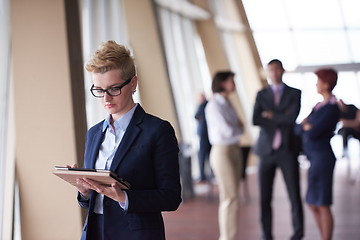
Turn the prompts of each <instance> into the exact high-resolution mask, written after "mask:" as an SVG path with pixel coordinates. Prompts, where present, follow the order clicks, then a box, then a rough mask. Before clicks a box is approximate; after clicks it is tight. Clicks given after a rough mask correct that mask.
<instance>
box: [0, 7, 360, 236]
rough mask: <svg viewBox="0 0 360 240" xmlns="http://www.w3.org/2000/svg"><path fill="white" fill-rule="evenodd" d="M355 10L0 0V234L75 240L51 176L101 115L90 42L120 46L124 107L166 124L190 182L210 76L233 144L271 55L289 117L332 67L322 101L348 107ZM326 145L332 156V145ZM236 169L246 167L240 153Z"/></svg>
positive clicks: (359, 21)
mask: <svg viewBox="0 0 360 240" xmlns="http://www.w3.org/2000/svg"><path fill="white" fill-rule="evenodd" d="M359 10H360V2H359V1H358V0H302V1H287V0H192V1H190V0H189V1H187V0H51V1H49V0H0V33H1V34H0V52H1V54H0V84H1V85H0V86H1V87H0V99H1V100H0V236H2V239H4V240H6V239H31V240H32V239H37V240H41V239H52V240H56V239H79V237H80V233H81V227H82V224H83V212H81V209H80V208H79V206H78V205H77V202H76V192H75V189H74V188H72V187H71V186H69V185H67V184H66V183H65V182H63V181H61V180H60V179H58V178H57V177H55V176H54V175H53V174H52V170H53V167H54V166H55V165H65V164H73V163H78V164H80V165H81V164H82V156H83V152H84V141H85V133H86V131H87V129H88V128H89V127H90V126H92V125H94V124H95V123H97V122H98V121H100V120H102V119H103V118H104V117H105V116H106V113H105V112H104V111H103V110H102V107H101V106H100V105H99V104H98V102H97V101H96V99H94V98H93V97H92V96H91V94H90V91H89V89H90V87H91V85H92V83H91V79H90V75H89V74H88V73H86V72H85V71H84V67H83V66H84V62H85V61H86V60H87V59H88V58H89V56H90V54H91V53H92V52H93V51H94V49H95V48H96V47H97V46H98V45H99V44H100V43H101V42H103V41H107V40H115V41H116V42H117V43H120V44H123V45H125V46H127V47H129V48H130V49H131V51H132V53H133V55H134V58H135V62H136V64H137V72H138V78H139V86H138V91H137V92H136V95H135V98H136V101H137V102H139V103H140V104H141V105H142V106H143V107H144V108H145V110H146V111H147V112H149V113H151V114H154V115H157V116H159V117H161V118H163V119H166V120H168V121H170V122H171V124H172V125H173V126H174V128H175V130H176V135H177V137H178V140H179V142H180V143H181V144H184V145H185V146H187V152H186V154H187V156H190V159H191V162H190V165H191V178H193V179H197V178H198V177H199V176H198V161H197V149H198V137H197V135H196V121H195V119H194V114H195V111H196V108H197V106H198V95H199V94H200V93H204V94H205V95H206V97H207V98H210V97H211V80H212V76H213V74H214V73H215V72H217V71H219V70H228V69H230V70H232V71H233V72H235V73H236V75H235V82H236V86H237V90H236V93H235V94H233V95H232V96H231V100H232V102H233V105H234V106H235V108H236V110H237V111H238V115H239V116H240V118H241V119H242V120H243V122H244V124H245V134H244V135H243V136H242V139H241V140H240V143H241V145H242V146H244V147H249V148H251V146H252V145H253V143H254V141H255V139H256V138H257V134H258V129H257V128H256V127H254V126H252V122H251V118H252V108H253V104H254V102H255V96H256V93H257V91H259V90H260V89H261V88H262V87H263V86H265V85H266V84H267V79H266V76H265V72H264V66H266V64H267V62H269V61H270V60H271V59H273V58H278V59H280V60H281V61H282V62H283V64H284V67H285V69H286V74H285V75H284V82H285V83H286V84H288V85H290V86H292V87H295V88H298V89H300V90H301V91H302V106H301V112H300V114H299V117H298V120H299V121H300V120H302V119H303V118H304V117H306V116H307V115H308V114H309V112H310V111H311V108H312V107H313V106H314V104H315V103H316V102H318V101H319V100H320V99H321V97H320V95H318V94H317V93H316V88H315V83H316V80H317V79H316V76H315V75H314V74H313V71H314V70H316V69H318V68H320V67H333V68H335V69H336V70H337V71H338V72H339V81H338V85H337V86H336V88H335V89H334V94H335V95H336V96H337V98H339V99H342V100H343V101H344V102H345V103H347V104H354V105H355V106H357V107H358V108H359V107H360V94H359V92H360V44H359V43H360V18H359ZM332 144H333V148H334V151H335V153H336V154H337V155H338V156H339V157H341V154H342V145H341V140H339V139H337V138H334V141H333V143H332ZM349 148H351V151H355V152H356V151H357V152H358V151H359V149H358V148H359V146H358V143H351V146H349ZM248 165H249V166H248V167H249V171H250V170H251V169H253V171H256V156H254V155H253V154H252V153H251V151H250V155H249V163H248Z"/></svg>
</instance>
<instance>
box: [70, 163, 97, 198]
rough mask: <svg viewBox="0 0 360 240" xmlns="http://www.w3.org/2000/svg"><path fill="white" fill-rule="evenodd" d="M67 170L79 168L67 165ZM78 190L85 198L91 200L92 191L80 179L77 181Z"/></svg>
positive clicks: (75, 165)
mask: <svg viewBox="0 0 360 240" xmlns="http://www.w3.org/2000/svg"><path fill="white" fill-rule="evenodd" d="M66 167H67V168H79V166H78V165H77V164H74V165H73V166H70V165H66ZM76 189H77V190H78V191H79V192H80V193H81V195H83V197H85V198H88V199H89V198H90V195H91V189H90V188H88V187H86V186H84V185H83V184H82V182H81V181H79V179H76Z"/></svg>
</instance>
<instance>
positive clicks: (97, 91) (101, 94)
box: [90, 78, 132, 98]
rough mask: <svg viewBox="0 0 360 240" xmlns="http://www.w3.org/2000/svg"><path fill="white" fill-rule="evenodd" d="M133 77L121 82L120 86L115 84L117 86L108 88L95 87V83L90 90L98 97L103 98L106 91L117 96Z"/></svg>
mask: <svg viewBox="0 0 360 240" xmlns="http://www.w3.org/2000/svg"><path fill="white" fill-rule="evenodd" d="M131 79H132V78H130V79H128V80H126V81H125V82H124V83H123V84H121V85H120V86H115V87H109V88H107V89H102V88H98V87H95V86H94V84H93V85H92V86H91V88H90V92H91V93H92V95H93V96H94V97H97V98H102V97H104V96H105V93H107V94H108V95H109V96H112V97H115V96H119V95H120V94H121V89H122V88H123V87H125V86H126V85H128V84H129V83H130V81H131Z"/></svg>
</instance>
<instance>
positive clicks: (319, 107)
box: [298, 69, 340, 240]
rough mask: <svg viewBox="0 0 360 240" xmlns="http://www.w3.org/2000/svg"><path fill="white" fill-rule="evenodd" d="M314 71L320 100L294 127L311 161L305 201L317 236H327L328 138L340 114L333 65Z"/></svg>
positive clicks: (330, 223) (330, 155)
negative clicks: (316, 228)
mask: <svg viewBox="0 0 360 240" xmlns="http://www.w3.org/2000/svg"><path fill="white" fill-rule="evenodd" d="M315 74H316V75H317V77H318V81H317V83H316V88H317V91H318V93H319V94H321V95H322V97H323V101H322V102H319V103H318V104H316V105H315V107H314V108H313V110H312V112H311V113H310V115H309V116H308V117H307V118H305V119H304V120H303V122H302V123H301V125H300V126H299V129H298V131H299V132H301V135H302V141H303V150H304V153H305V154H306V156H307V158H308V159H309V161H310V163H311V165H310V168H309V171H308V189H307V194H306V203H307V204H308V205H309V207H310V209H311V211H312V213H313V214H314V217H315V221H316V223H317V225H318V228H319V230H320V234H321V239H323V240H330V239H331V238H332V232H333V228H334V221H333V216H332V213H331V209H330V206H331V204H332V188H333V172H334V167H335V161H336V158H335V155H334V153H333V151H332V148H331V145H330V139H331V138H332V136H333V135H334V131H335V127H336V124H337V122H338V121H339V118H340V110H339V107H338V105H337V100H336V98H335V96H334V95H333V94H332V90H333V89H334V87H335V85H336V83H337V72H336V71H334V70H333V69H320V70H318V71H316V72H315Z"/></svg>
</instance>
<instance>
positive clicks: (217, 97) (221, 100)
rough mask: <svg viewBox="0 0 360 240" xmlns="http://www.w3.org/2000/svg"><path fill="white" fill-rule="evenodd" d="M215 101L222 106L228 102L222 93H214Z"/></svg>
mask: <svg viewBox="0 0 360 240" xmlns="http://www.w3.org/2000/svg"><path fill="white" fill-rule="evenodd" d="M214 99H215V100H216V101H218V102H219V103H221V104H225V103H226V102H227V100H226V98H224V96H223V95H221V94H220V93H214Z"/></svg>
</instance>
